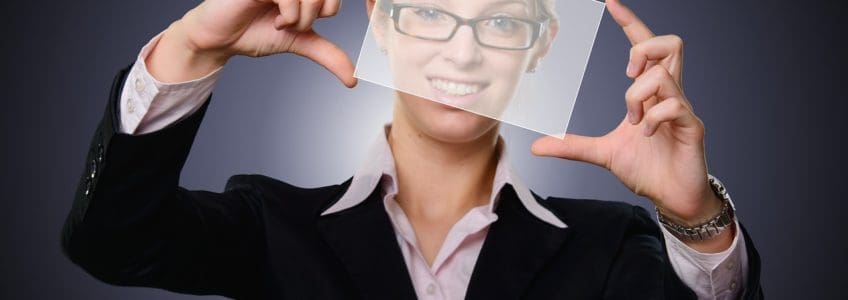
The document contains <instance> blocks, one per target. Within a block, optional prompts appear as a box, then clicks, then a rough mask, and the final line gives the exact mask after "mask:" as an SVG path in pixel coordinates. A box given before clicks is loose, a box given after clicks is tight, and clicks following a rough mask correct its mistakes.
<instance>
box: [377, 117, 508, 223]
mask: <svg viewBox="0 0 848 300" xmlns="http://www.w3.org/2000/svg"><path fill="white" fill-rule="evenodd" d="M497 133H498V130H497V126H495V127H493V129H492V130H489V132H487V133H485V134H484V135H483V136H481V137H480V138H477V139H475V140H472V141H469V142H465V143H448V142H444V141H440V140H436V139H434V138H432V137H430V136H428V135H427V134H424V133H422V132H420V131H419V130H418V129H416V128H415V126H411V124H410V123H409V121H408V120H407V119H406V118H403V117H398V116H397V114H396V116H395V119H394V123H393V124H392V127H391V130H390V131H389V135H388V142H389V145H390V147H391V149H392V153H393V155H394V159H395V168H396V170H397V182H398V194H397V196H396V197H395V199H396V200H397V201H398V203H399V204H400V206H401V207H402V208H403V210H404V212H405V213H406V214H407V215H408V216H409V217H410V218H415V219H419V220H427V221H433V222H438V223H442V222H447V224H453V223H454V222H455V221H458V220H459V218H461V217H462V216H464V215H465V214H466V213H467V212H468V211H469V210H471V209H472V208H474V207H476V206H480V205H485V204H487V203H488V202H489V199H490V197H491V192H492V183H493V181H494V176H495V170H496V168H497V161H498V155H499V153H498V148H497V142H498V134H497Z"/></svg>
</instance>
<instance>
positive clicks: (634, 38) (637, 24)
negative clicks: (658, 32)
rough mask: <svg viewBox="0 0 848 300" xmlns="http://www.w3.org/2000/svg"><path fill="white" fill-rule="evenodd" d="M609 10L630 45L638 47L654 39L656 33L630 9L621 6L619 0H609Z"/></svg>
mask: <svg viewBox="0 0 848 300" xmlns="http://www.w3.org/2000/svg"><path fill="white" fill-rule="evenodd" d="M606 3H607V10H609V12H610V15H612V18H613V19H615V22H616V23H618V25H619V26H621V28H622V29H623V30H624V35H626V36H627V39H628V40H630V43H631V44H633V45H636V44H638V43H641V42H642V41H645V40H647V39H650V38H652V37H654V33H653V32H651V29H649V28H648V26H647V25H645V23H642V20H640V19H639V17H637V16H636V14H634V13H633V11H632V10H630V8H628V7H627V6H624V4H621V1H619V0H608V1H607V2H606Z"/></svg>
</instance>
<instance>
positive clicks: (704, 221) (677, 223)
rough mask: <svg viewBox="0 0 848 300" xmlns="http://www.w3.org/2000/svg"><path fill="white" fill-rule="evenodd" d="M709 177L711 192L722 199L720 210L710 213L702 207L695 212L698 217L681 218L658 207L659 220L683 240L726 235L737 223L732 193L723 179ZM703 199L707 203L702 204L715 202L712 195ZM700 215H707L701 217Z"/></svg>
mask: <svg viewBox="0 0 848 300" xmlns="http://www.w3.org/2000/svg"><path fill="white" fill-rule="evenodd" d="M707 177H708V178H707V182H708V183H709V185H708V186H709V187H710V190H711V193H712V194H713V195H714V197H715V198H718V199H720V201H719V203H720V206H719V209H718V212H716V213H712V214H709V213H708V212H707V210H706V209H701V210H700V211H701V212H699V213H698V214H693V215H694V216H698V217H690V218H681V217H680V215H672V214H670V213H669V212H667V211H666V210H664V209H663V208H661V207H659V206H657V207H656V210H657V218H658V220H659V222H660V223H661V224H662V225H663V226H665V228H667V229H668V230H669V231H671V233H672V234H674V235H675V236H677V237H678V238H680V239H682V240H686V241H706V240H710V239H714V238H717V237H721V236H725V237H726V236H727V235H723V233H726V231H727V229H732V228H733V226H734V224H735V221H736V216H735V213H734V210H735V208H734V207H733V203H732V201H731V200H730V195H729V194H728V193H727V191H726V190H725V188H724V185H722V184H721V181H719V180H718V179H717V178H715V177H713V176H712V175H708V176H707ZM702 201H707V203H702V204H700V205H704V204H707V205H709V204H710V203H711V202H713V200H712V197H705V199H704V198H702ZM700 215H706V216H707V217H706V218H704V217H700Z"/></svg>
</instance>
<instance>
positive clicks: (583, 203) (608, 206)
mask: <svg viewBox="0 0 848 300" xmlns="http://www.w3.org/2000/svg"><path fill="white" fill-rule="evenodd" d="M533 195H534V196H535V197H536V200H537V201H539V203H541V204H542V205H544V206H545V207H547V208H548V209H550V210H551V211H552V212H553V213H554V214H555V215H557V217H560V218H561V219H562V220H563V221H564V222H565V223H566V224H568V226H569V227H571V226H574V227H577V228H585V227H595V226H614V225H615V224H620V225H628V224H632V222H638V223H644V222H648V224H639V225H648V226H652V227H656V224H654V223H653V222H652V221H651V217H650V214H649V213H648V211H647V210H645V209H644V208H642V207H640V206H637V205H633V204H629V203H625V202H621V201H607V200H594V199H571V198H560V197H548V198H546V199H544V200H542V198H541V197H539V196H538V195H536V194H535V193H534V194H533ZM656 228H657V229H659V227H656ZM656 233H657V234H659V231H657V232H656Z"/></svg>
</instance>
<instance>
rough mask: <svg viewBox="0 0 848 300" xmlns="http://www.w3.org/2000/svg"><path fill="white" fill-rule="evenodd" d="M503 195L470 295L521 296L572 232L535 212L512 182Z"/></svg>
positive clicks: (475, 297)
mask: <svg viewBox="0 0 848 300" xmlns="http://www.w3.org/2000/svg"><path fill="white" fill-rule="evenodd" d="M500 197H501V199H500V200H499V203H498V207H497V208H496V212H497V214H498V220H497V221H495V222H494V223H492V225H491V227H490V229H489V233H488V235H487V236H486V240H485V242H483V249H482V250H481V251H480V256H479V257H478V258H477V263H476V264H475V267H474V271H473V273H472V276H471V281H470V283H469V286H468V291H467V292H466V299H518V298H521V297H522V295H524V292H525V290H526V289H527V288H528V286H529V285H530V284H531V283H532V281H533V279H534V277H535V275H536V274H537V273H538V272H539V271H540V269H541V268H542V267H543V266H544V265H545V263H546V262H547V261H549V260H550V258H551V257H553V255H554V254H555V253H556V252H557V251H558V250H559V249H560V248H561V247H562V245H563V242H564V241H565V240H566V237H567V236H568V233H569V232H570V229H569V228H557V227H555V226H552V225H550V224H548V223H545V222H544V221H542V220H539V219H538V218H536V217H535V216H533V215H532V214H531V213H530V212H529V211H527V209H526V208H524V206H523V205H522V204H521V202H520V200H519V199H518V196H517V195H516V193H515V190H514V189H513V188H512V186H511V185H509V184H507V185H506V186H504V188H503V190H502V191H501V195H500Z"/></svg>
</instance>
